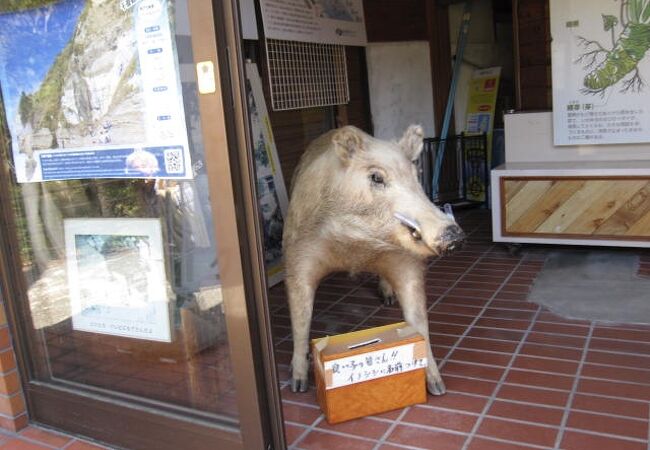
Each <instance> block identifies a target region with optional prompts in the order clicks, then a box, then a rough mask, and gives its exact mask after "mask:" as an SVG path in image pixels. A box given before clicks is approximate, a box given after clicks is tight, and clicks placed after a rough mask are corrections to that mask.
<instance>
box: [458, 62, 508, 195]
mask: <svg viewBox="0 0 650 450" xmlns="http://www.w3.org/2000/svg"><path fill="white" fill-rule="evenodd" d="M500 77H501V67H490V68H488V69H477V70H475V71H474V72H473V73H472V78H471V79H470V82H469V95H468V97H467V120H466V123H465V132H467V133H470V134H483V133H484V134H485V135H486V137H487V148H486V149H485V152H486V158H485V159H482V158H475V157H470V155H465V165H466V167H465V173H466V174H467V177H466V179H465V188H466V192H467V199H468V200H473V201H477V202H483V201H485V187H486V186H487V180H486V174H487V170H486V164H487V167H490V163H491V161H492V131H493V130H494V111H495V108H496V103H497V94H498V92H499V79H500Z"/></svg>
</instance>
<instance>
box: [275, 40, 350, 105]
mask: <svg viewBox="0 0 650 450" xmlns="http://www.w3.org/2000/svg"><path fill="white" fill-rule="evenodd" d="M266 55H267V62H268V69H269V70H268V73H269V84H270V90H271V104H272V106H273V109H274V110H275V111H280V110H287V109H298V108H311V107H315V106H329V105H340V104H343V103H347V102H349V101H350V91H349V89H348V70H347V66H346V64H345V46H343V45H333V44H314V43H310V42H295V41H283V40H277V39H267V40H266Z"/></svg>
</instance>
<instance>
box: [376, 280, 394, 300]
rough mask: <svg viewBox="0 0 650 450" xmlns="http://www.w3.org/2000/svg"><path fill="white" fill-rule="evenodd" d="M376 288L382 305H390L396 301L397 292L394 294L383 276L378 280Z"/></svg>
mask: <svg viewBox="0 0 650 450" xmlns="http://www.w3.org/2000/svg"><path fill="white" fill-rule="evenodd" d="M378 290H379V295H380V296H381V298H382V303H383V304H384V306H391V305H394V304H395V303H397V294H395V291H394V290H393V287H392V286H391V285H390V284H388V282H387V281H386V280H384V279H383V278H381V279H380V280H379V286H378Z"/></svg>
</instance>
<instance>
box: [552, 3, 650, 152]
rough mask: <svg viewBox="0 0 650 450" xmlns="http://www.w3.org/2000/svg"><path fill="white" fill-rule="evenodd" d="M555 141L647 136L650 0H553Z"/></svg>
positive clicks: (648, 138)
mask: <svg viewBox="0 0 650 450" xmlns="http://www.w3.org/2000/svg"><path fill="white" fill-rule="evenodd" d="M550 8H551V9H550V11H551V35H552V45H551V57H552V63H553V69H552V72H553V134H554V143H555V145H585V144H589V145H592V144H623V143H641V142H650V84H649V83H650V55H649V54H648V50H649V49H650V0H551V2H550Z"/></svg>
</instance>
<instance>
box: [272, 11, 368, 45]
mask: <svg viewBox="0 0 650 450" xmlns="http://www.w3.org/2000/svg"><path fill="white" fill-rule="evenodd" d="M260 7H261V10H262V21H263V22H264V34H265V35H266V37H267V38H270V39H282V40H285V41H301V42H315V43H321V44H338V45H358V46H363V45H366V43H367V39H366V25H365V22H364V17H363V0H260Z"/></svg>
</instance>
